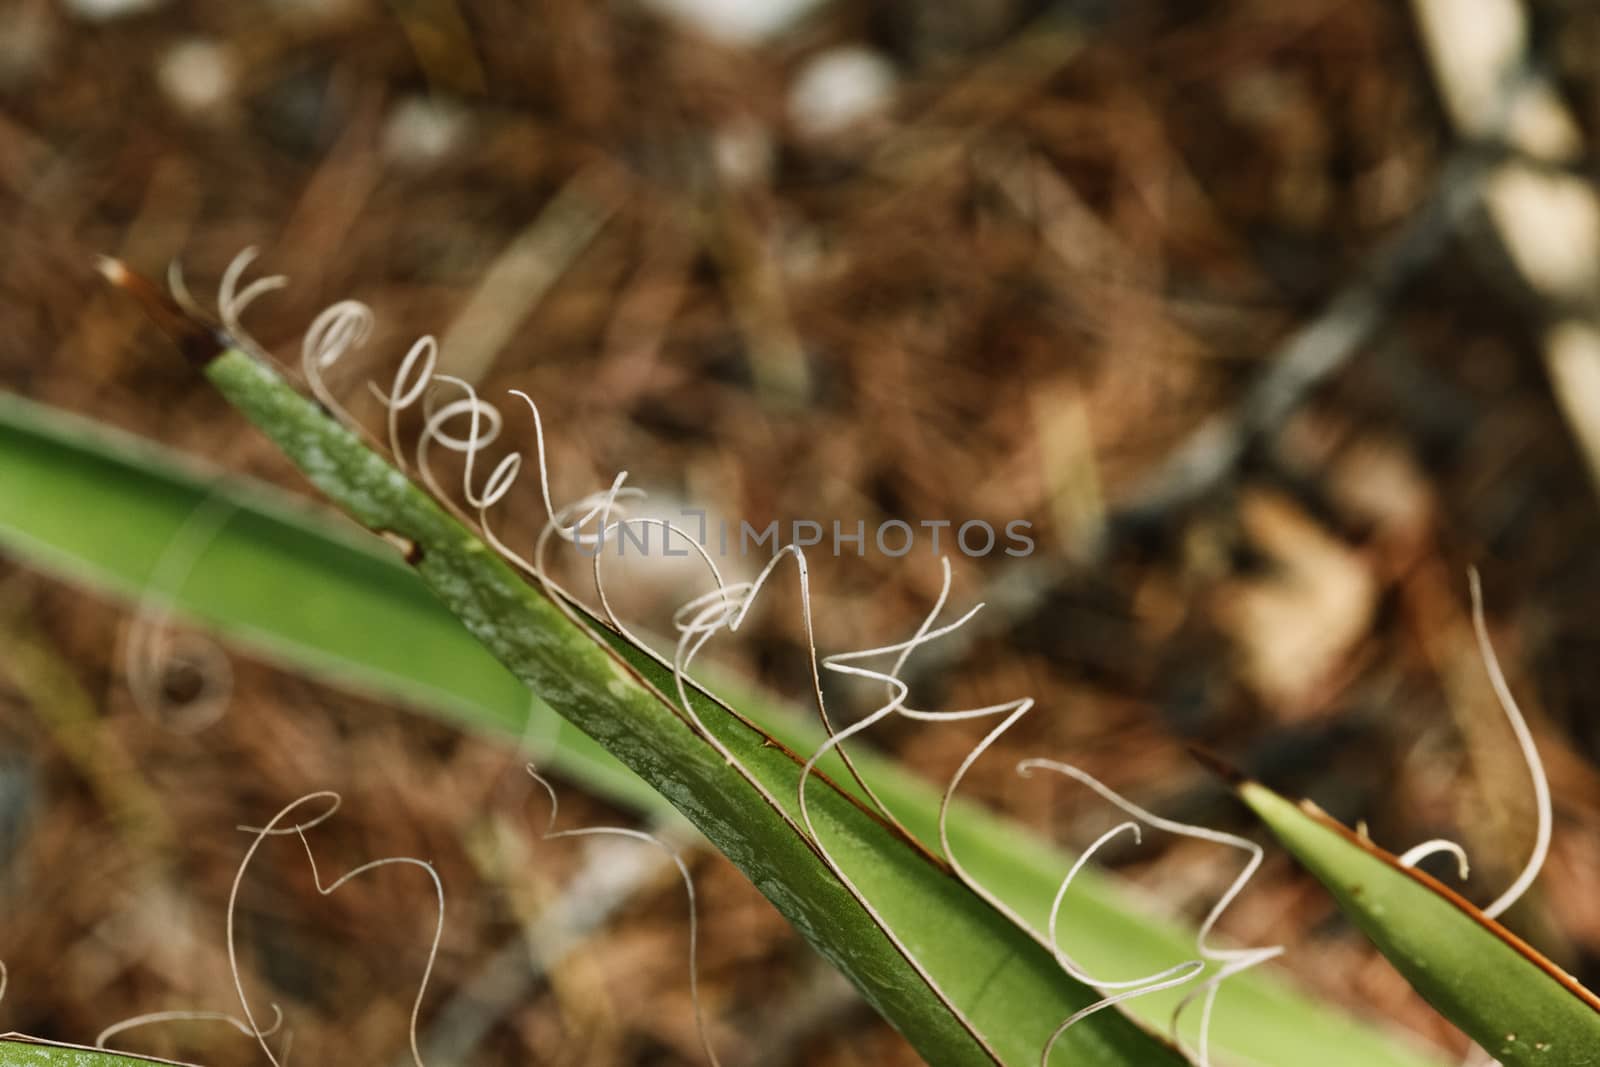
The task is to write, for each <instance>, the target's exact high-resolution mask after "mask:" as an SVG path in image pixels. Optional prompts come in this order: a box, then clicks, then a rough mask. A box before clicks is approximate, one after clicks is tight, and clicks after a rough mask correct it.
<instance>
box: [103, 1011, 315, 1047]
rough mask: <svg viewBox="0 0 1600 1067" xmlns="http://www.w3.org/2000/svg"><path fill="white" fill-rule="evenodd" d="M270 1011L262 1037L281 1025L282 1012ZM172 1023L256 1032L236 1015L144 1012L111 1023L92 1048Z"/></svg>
mask: <svg viewBox="0 0 1600 1067" xmlns="http://www.w3.org/2000/svg"><path fill="white" fill-rule="evenodd" d="M272 1011H273V1015H274V1018H273V1020H272V1025H271V1026H269V1027H267V1028H266V1029H265V1030H262V1031H261V1036H262V1037H271V1036H272V1035H273V1034H275V1033H277V1031H278V1027H280V1026H282V1025H283V1012H282V1011H281V1010H279V1008H278V1006H277V1005H276V1004H274V1005H272ZM174 1022H214V1023H226V1024H228V1025H229V1026H231V1027H233V1028H234V1029H235V1030H237V1031H239V1032H240V1033H241V1034H243V1035H245V1036H246V1037H252V1036H254V1035H255V1033H256V1031H255V1030H254V1029H252V1028H251V1027H250V1026H249V1024H247V1023H246V1022H245V1021H244V1020H243V1019H241V1018H239V1017H238V1016H237V1015H229V1014H228V1013H227V1012H225V1011H183V1010H175V1011H151V1012H146V1013H144V1014H143V1015H135V1016H133V1017H132V1018H128V1019H123V1020H122V1021H121V1022H119V1023H112V1024H111V1025H110V1026H108V1027H106V1028H105V1029H104V1030H102V1031H100V1033H99V1035H98V1036H96V1037H95V1039H94V1047H95V1048H105V1047H106V1042H107V1041H110V1040H111V1039H112V1038H113V1037H115V1036H116V1035H118V1034H120V1033H124V1032H126V1031H128V1030H133V1029H136V1028H138V1027H141V1026H154V1025H156V1024H157V1023H174Z"/></svg>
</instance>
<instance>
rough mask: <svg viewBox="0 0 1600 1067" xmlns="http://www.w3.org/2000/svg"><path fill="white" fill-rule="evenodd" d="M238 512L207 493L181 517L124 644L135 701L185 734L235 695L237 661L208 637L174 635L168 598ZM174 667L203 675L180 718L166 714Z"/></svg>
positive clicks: (215, 715)
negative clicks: (168, 681)
mask: <svg viewBox="0 0 1600 1067" xmlns="http://www.w3.org/2000/svg"><path fill="white" fill-rule="evenodd" d="M234 510H235V508H234V505H233V504H231V503H229V502H228V501H226V500H223V499H221V498H219V497H214V496H213V497H207V498H206V499H205V500H204V501H202V502H201V504H200V505H199V506H198V507H197V508H195V510H194V511H193V512H191V513H190V514H189V517H188V518H186V519H185V520H184V521H183V524H182V525H181V526H180V527H179V528H178V531H177V533H175V534H174V535H173V537H172V540H171V541H170V542H169V543H168V544H167V547H166V548H165V549H163V550H162V553H161V556H160V558H159V559H157V560H156V565H155V566H154V567H153V568H152V569H151V572H150V578H149V581H148V582H147V583H146V586H145V591H144V593H143V595H142V596H141V597H140V600H139V603H138V606H137V608H136V610H135V612H134V617H133V619H132V621H131V623H130V624H129V627H128V631H127V636H126V638H125V639H124V641H123V645H122V654H123V655H122V659H123V672H124V674H125V676H126V679H127V685H128V692H129V694H130V695H131V696H132V697H133V702H134V705H135V706H136V707H137V708H138V709H139V710H140V711H142V712H144V713H145V714H146V715H148V716H150V717H151V718H152V719H154V720H156V721H159V722H161V723H162V724H163V725H165V726H167V727H168V728H169V729H175V730H179V731H181V732H183V733H195V732H197V731H199V730H203V729H205V728H206V727H207V726H210V725H212V724H213V723H215V722H216V721H217V720H218V719H220V718H221V717H222V714H223V713H224V712H225V711H226V710H227V707H228V701H229V698H230V697H231V696H232V694H233V664H232V661H231V660H229V658H228V655H227V653H226V652H224V651H223V650H222V648H221V647H220V646H218V645H217V644H216V642H214V641H212V640H210V639H209V638H206V637H203V636H201V635H199V634H177V635H175V634H174V633H173V628H172V621H173V620H172V615H173V613H172V609H171V608H170V607H169V606H168V605H169V600H170V598H171V597H173V596H175V595H176V594H177V591H178V589H179V587H181V585H182V583H183V580H184V578H185V576H186V575H187V574H188V573H189V572H190V571H191V570H192V569H193V568H194V565H195V563H196V561H197V560H198V559H199V557H200V555H201V554H202V553H203V552H204V551H205V550H206V548H207V546H209V545H210V544H211V543H212V541H214V540H215V539H216V536H217V534H218V533H219V532H220V531H221V529H222V526H223V525H224V524H225V523H226V522H227V521H228V519H229V517H230V516H231V515H232V514H233V512H234ZM174 665H181V666H187V667H189V668H191V669H192V670H193V671H194V672H195V674H196V675H197V676H198V677H199V679H200V691H199V692H198V693H197V694H195V695H194V696H193V697H191V698H189V699H187V700H185V701H183V709H182V710H183V714H182V716H181V717H180V718H174V717H173V716H171V715H168V714H167V712H168V710H169V709H170V708H171V706H172V703H173V702H172V701H171V700H170V699H169V698H168V697H167V695H166V692H165V686H164V684H163V681H164V678H165V677H166V675H167V672H168V671H169V670H171V669H172V667H173V666H174Z"/></svg>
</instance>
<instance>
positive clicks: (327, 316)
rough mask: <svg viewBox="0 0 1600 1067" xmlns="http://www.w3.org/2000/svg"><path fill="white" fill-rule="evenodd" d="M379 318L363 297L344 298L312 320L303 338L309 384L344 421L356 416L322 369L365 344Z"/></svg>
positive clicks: (303, 363)
mask: <svg viewBox="0 0 1600 1067" xmlns="http://www.w3.org/2000/svg"><path fill="white" fill-rule="evenodd" d="M376 321H377V320H376V318H375V317H374V316H373V314H372V309H371V308H369V307H367V305H365V304H363V303H362V302H361V301H359V300H341V301H339V302H338V303H336V304H333V305H331V306H329V307H327V308H324V309H323V310H322V312H321V313H319V314H318V315H317V317H316V318H314V319H312V320H311V326H310V327H309V328H308V329H307V330H306V333H305V337H304V338H303V339H302V340H301V342H300V372H301V373H302V374H303V375H305V379H306V384H307V385H309V386H310V387H311V391H312V392H313V393H315V394H316V397H317V399H318V400H319V401H321V402H322V406H323V407H325V408H327V409H328V410H329V411H331V412H333V413H334V414H336V415H337V416H338V418H339V420H340V421H341V422H344V423H353V422H354V421H355V420H354V418H352V417H351V415H350V413H349V412H348V411H347V410H345V407H344V405H343V404H341V403H339V400H338V398H337V397H335V396H334V395H333V390H332V389H329V388H328V384H327V382H326V381H325V380H324V378H323V372H324V371H327V370H329V369H330V368H331V367H332V366H333V365H334V364H335V363H337V362H339V360H340V359H342V358H344V354H345V353H346V352H348V351H350V350H351V349H352V348H360V347H361V346H362V345H364V344H366V343H367V339H368V338H369V337H371V336H372V327H373V325H374V323H375V322H376Z"/></svg>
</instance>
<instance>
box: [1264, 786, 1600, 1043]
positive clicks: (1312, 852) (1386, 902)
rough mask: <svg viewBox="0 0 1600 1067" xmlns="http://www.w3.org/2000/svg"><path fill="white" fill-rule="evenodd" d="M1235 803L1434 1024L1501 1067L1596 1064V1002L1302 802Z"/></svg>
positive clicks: (1435, 887)
mask: <svg viewBox="0 0 1600 1067" xmlns="http://www.w3.org/2000/svg"><path fill="white" fill-rule="evenodd" d="M1238 789H1239V795H1240V797H1241V798H1243V800H1244V802H1245V803H1246V804H1248V805H1249V806H1250V807H1251V808H1252V809H1254V811H1255V812H1256V814H1257V815H1259V816H1260V817H1261V819H1262V821H1263V822H1265V823H1266V824H1267V826H1268V827H1270V828H1271V830H1272V832H1273V833H1274V834H1275V835H1277V837H1278V840H1280V841H1281V842H1283V845H1284V847H1285V848H1287V849H1288V850H1289V851H1290V852H1291V853H1293V854H1294V856H1295V858H1296V859H1298V860H1299V861H1300V862H1301V863H1302V864H1304V865H1305V867H1306V869H1307V870H1309V871H1310V872H1311V873H1312V874H1314V875H1315V876H1316V877H1317V879H1318V880H1319V881H1320V882H1322V884H1323V885H1325V886H1326V887H1327V888H1328V891H1329V892H1330V893H1332V894H1333V896H1334V899H1336V900H1337V901H1338V902H1339V906H1340V907H1341V908H1343V909H1344V912H1345V914H1346V915H1348V916H1349V917H1350V918H1351V920H1353V921H1354V922H1355V924H1356V925H1357V926H1359V927H1360V928H1361V930H1362V931H1363V932H1364V933H1365V934H1366V935H1367V936H1368V937H1369V938H1371V939H1372V942H1373V944H1375V945H1377V946H1378V948H1379V950H1381V951H1382V952H1383V954H1384V955H1385V956H1387V957H1388V958H1389V961H1390V962H1391V963H1393V964H1394V965H1395V967H1396V969H1398V970H1399V971H1400V973H1401V974H1403V975H1405V977H1406V980H1407V981H1409V982H1410V983H1411V984H1412V986H1413V987H1415V988H1416V990H1417V992H1419V993H1421V994H1422V995H1423V997H1425V998H1426V999H1427V1001H1428V1003H1430V1004H1432V1005H1433V1006H1434V1007H1435V1008H1436V1009H1438V1011H1439V1012H1440V1014H1442V1015H1444V1016H1445V1017H1446V1018H1447V1019H1449V1020H1450V1021H1451V1022H1453V1023H1455V1024H1456V1025H1457V1026H1459V1027H1460V1028H1461V1029H1462V1030H1464V1031H1466V1033H1467V1034H1469V1035H1470V1036H1471V1037H1472V1039H1473V1040H1475V1041H1477V1042H1478V1044H1479V1045H1481V1046H1482V1047H1483V1048H1484V1049H1485V1050H1486V1051H1487V1052H1488V1053H1489V1054H1490V1055H1492V1056H1494V1057H1495V1058H1496V1059H1498V1060H1499V1061H1500V1062H1502V1063H1505V1064H1511V1065H1524V1064H1526V1065H1529V1067H1593V1065H1596V1064H1600V998H1596V997H1595V995H1594V994H1593V993H1591V992H1589V991H1588V990H1587V989H1584V988H1583V987H1582V986H1580V985H1579V984H1578V983H1577V982H1576V981H1574V980H1573V979H1572V978H1571V976H1569V975H1567V974H1566V973H1565V972H1563V971H1562V970H1561V969H1560V968H1558V967H1557V966H1556V965H1555V964H1553V963H1551V962H1550V961H1549V960H1547V959H1545V958H1544V957H1543V956H1541V955H1540V954H1539V953H1538V952H1536V951H1535V950H1534V949H1533V948H1532V947H1530V946H1529V945H1528V944H1527V943H1526V942H1524V941H1523V940H1522V939H1521V938H1519V937H1517V936H1516V935H1515V934H1513V933H1511V931H1509V930H1507V929H1506V928H1505V927H1503V926H1501V925H1500V924H1499V923H1497V922H1495V921H1494V920H1493V919H1490V918H1488V917H1487V916H1485V915H1484V914H1483V912H1481V911H1479V910H1478V909H1477V908H1476V907H1474V906H1473V905H1472V904H1471V903H1469V902H1468V901H1466V900H1464V899H1463V898H1462V897H1460V896H1459V895H1458V894H1456V893H1454V892H1453V891H1451V890H1450V889H1448V888H1446V887H1445V886H1444V885H1442V884H1440V883H1439V882H1438V881H1436V880H1435V879H1433V878H1431V877H1429V876H1428V875H1427V874H1424V873H1423V872H1421V871H1417V870H1415V869H1411V868H1406V867H1402V866H1400V864H1399V862H1398V861H1397V860H1396V859H1395V857H1394V856H1392V855H1390V854H1389V853H1387V852H1385V851H1383V850H1382V849H1380V848H1378V847H1377V846H1375V845H1373V844H1372V843H1371V842H1369V841H1366V840H1363V839H1362V838H1360V837H1357V836H1356V835H1355V834H1353V833H1351V832H1350V831H1349V830H1348V829H1346V828H1345V827H1343V826H1341V825H1340V824H1339V823H1337V822H1335V821H1334V820H1333V819H1330V818H1329V817H1328V816H1327V815H1325V814H1324V813H1323V812H1322V811H1321V810H1320V809H1318V808H1317V807H1316V806H1315V805H1314V804H1312V803H1310V802H1309V801H1306V802H1303V803H1302V804H1299V805H1296V804H1293V803H1291V802H1290V801H1288V800H1285V799H1284V798H1283V797H1281V796H1279V795H1278V794H1276V793H1274V792H1272V791H1271V790H1269V789H1267V788H1265V787H1264V786H1261V785H1258V784H1256V783H1254V782H1244V783H1242V784H1240V785H1239V787H1238Z"/></svg>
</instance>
